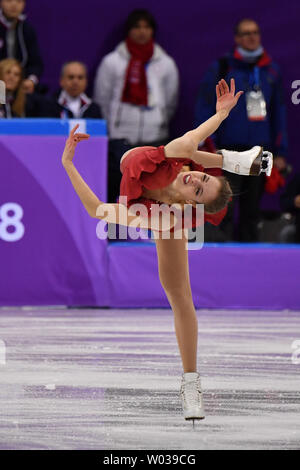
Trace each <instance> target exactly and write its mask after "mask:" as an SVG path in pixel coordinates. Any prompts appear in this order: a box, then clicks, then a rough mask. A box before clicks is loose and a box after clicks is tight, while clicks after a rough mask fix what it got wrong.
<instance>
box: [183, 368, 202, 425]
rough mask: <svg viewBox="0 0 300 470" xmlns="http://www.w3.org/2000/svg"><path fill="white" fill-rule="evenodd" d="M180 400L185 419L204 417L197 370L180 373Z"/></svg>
mask: <svg viewBox="0 0 300 470" xmlns="http://www.w3.org/2000/svg"><path fill="white" fill-rule="evenodd" d="M180 394H181V400H182V408H183V414H184V418H185V419H186V420H191V419H192V420H193V425H194V420H195V419H204V418H205V415H204V408H203V399H202V390H201V383H200V374H199V373H198V372H186V373H184V374H182V382H181V389H180Z"/></svg>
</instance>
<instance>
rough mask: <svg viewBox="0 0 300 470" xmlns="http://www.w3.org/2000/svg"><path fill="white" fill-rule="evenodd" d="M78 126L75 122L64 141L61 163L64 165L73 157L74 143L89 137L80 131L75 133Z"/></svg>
mask: <svg viewBox="0 0 300 470" xmlns="http://www.w3.org/2000/svg"><path fill="white" fill-rule="evenodd" d="M78 127H79V124H76V126H75V127H73V129H72V130H71V132H70V135H69V137H68V139H67V141H66V145H65V148H64V153H63V156H62V163H63V165H65V164H66V163H70V162H72V160H73V158H74V154H75V149H76V145H77V144H78V142H81V141H82V140H87V139H88V138H89V137H90V136H89V135H88V134H82V133H80V132H78V133H77V134H75V132H76V131H77V129H78Z"/></svg>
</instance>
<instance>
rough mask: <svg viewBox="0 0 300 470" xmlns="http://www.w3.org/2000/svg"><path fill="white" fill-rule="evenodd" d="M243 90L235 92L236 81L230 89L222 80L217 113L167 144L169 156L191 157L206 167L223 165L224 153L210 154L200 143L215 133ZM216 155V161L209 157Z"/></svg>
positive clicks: (232, 82)
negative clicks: (202, 150)
mask: <svg viewBox="0 0 300 470" xmlns="http://www.w3.org/2000/svg"><path fill="white" fill-rule="evenodd" d="M242 93H243V92H242V91H239V92H238V93H237V94H235V82H234V79H233V78H232V79H231V83H230V90H229V87H228V85H227V83H226V82H225V80H223V79H222V80H221V81H220V82H219V83H218V84H217V86H216V94H217V104H216V114H214V116H212V117H211V118H209V119H208V120H207V121H205V122H204V123H203V124H201V125H200V126H199V127H197V128H196V129H193V130H191V131H189V132H186V133H185V134H184V135H183V136H182V137H179V138H178V139H175V140H172V141H171V142H170V143H169V144H167V145H166V146H165V155H166V157H167V158H181V157H182V158H190V159H191V160H194V161H195V162H197V163H199V164H201V165H203V166H204V167H206V168H208V167H220V168H221V167H222V155H214V154H209V153H208V152H199V151H198V145H199V143H200V142H201V141H203V140H205V139H206V138H207V137H209V136H210V135H211V134H213V133H214V132H215V131H216V130H217V129H218V127H219V126H220V124H221V123H222V122H223V121H224V119H226V118H227V116H228V115H229V113H230V111H231V109H232V108H233V107H234V106H235V105H236V104H237V102H238V99H239V97H240V96H241V94H242ZM212 156H214V160H215V161H214V162H210V161H209V158H210V157H212Z"/></svg>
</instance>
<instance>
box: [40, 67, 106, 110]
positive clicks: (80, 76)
mask: <svg viewBox="0 0 300 470" xmlns="http://www.w3.org/2000/svg"><path fill="white" fill-rule="evenodd" d="M87 84H88V81H87V68H86V66H85V64H83V63H82V62H78V61H72V62H66V63H65V64H64V65H63V66H62V69H61V74H60V87H61V89H60V91H59V92H58V93H56V94H55V95H54V96H53V98H52V100H51V106H50V109H49V111H48V117H57V118H67V119H70V118H71V119H72V118H77V119H81V118H83V119H84V118H90V119H101V117H102V116H101V110H100V107H99V106H98V104H96V103H94V102H93V101H92V100H91V99H90V98H89V97H88V96H87V95H86V94H85V90H86V88H87Z"/></svg>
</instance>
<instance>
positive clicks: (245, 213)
mask: <svg viewBox="0 0 300 470" xmlns="http://www.w3.org/2000/svg"><path fill="white" fill-rule="evenodd" d="M231 77H233V78H234V79H235V83H236V89H237V90H244V92H245V93H244V94H243V95H242V97H241V98H240V102H239V105H238V106H237V107H236V108H235V109H234V110H233V111H232V113H231V114H230V116H229V118H227V119H226V121H224V123H223V124H222V125H221V126H220V128H219V129H218V131H217V132H216V134H215V135H214V140H215V144H216V147H217V148H226V149H229V150H238V151H244V150H247V149H249V148H251V147H252V146H254V145H261V146H263V147H264V148H265V149H266V150H270V151H271V152H273V154H274V157H275V159H274V165H275V166H276V168H277V169H278V170H279V171H283V170H284V169H285V167H286V160H285V156H286V153H287V133H286V118H285V105H284V98H283V88H282V83H281V74H280V70H279V67H278V65H277V64H275V63H274V62H273V61H272V59H271V58H270V56H269V55H268V54H267V52H266V51H265V49H264V48H263V46H262V45H261V36H260V29H259V26H258V24H257V23H256V22H255V21H254V20H251V19H243V20H241V21H240V22H239V23H238V24H237V26H236V28H235V48H234V50H233V51H231V52H229V53H228V54H226V55H225V56H224V57H221V58H220V59H219V60H217V61H215V62H214V63H213V64H212V65H211V66H210V68H209V69H208V71H207V73H206V74H205V76H204V79H203V81H202V83H201V86H200V92H199V97H198V101H197V106H196V124H197V125H199V124H200V123H201V122H203V121H205V120H206V119H208V118H209V116H211V115H212V114H213V113H214V110H215V86H216V83H217V82H218V81H219V80H220V79H221V78H225V80H226V81H227V82H228V81H229V80H230V78H231ZM226 177H227V178H228V180H229V182H230V185H231V187H232V189H233V192H234V193H235V194H236V193H241V194H240V196H239V198H238V199H239V206H240V211H239V212H240V214H239V235H238V239H239V240H240V241H244V242H253V241H257V239H258V231H257V224H258V221H259V214H260V212H259V202H260V198H261V195H262V193H263V186H264V182H265V177H264V176H261V177H254V176H253V177H252V176H250V177H245V176H239V175H235V174H232V173H226ZM236 200H237V198H236V197H234V198H233V201H232V203H231V204H229V207H228V213H227V216H226V217H225V219H224V221H223V222H222V224H221V225H220V227H221V229H222V230H223V231H224V234H225V237H226V239H227V240H233V239H234V223H233V222H234V202H235V201H236Z"/></svg>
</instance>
